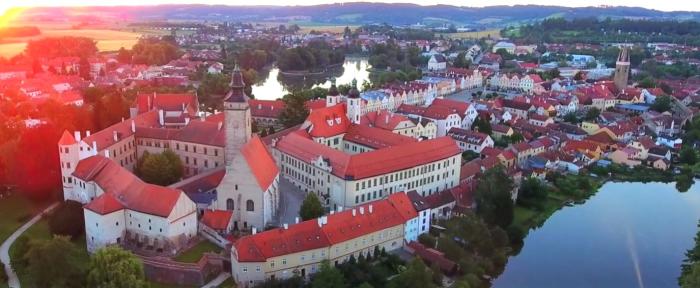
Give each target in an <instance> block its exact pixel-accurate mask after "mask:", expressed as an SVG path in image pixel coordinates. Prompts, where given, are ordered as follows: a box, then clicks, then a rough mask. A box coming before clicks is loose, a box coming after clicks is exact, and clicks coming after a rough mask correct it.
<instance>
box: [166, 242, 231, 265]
mask: <svg viewBox="0 0 700 288" xmlns="http://www.w3.org/2000/svg"><path fill="white" fill-rule="evenodd" d="M221 250H222V249H221V247H219V246H216V245H214V243H211V242H209V241H207V240H202V241H200V242H199V243H197V245H194V247H192V248H190V249H189V250H187V251H183V252H182V253H180V255H177V257H175V258H173V260H175V261H178V262H185V263H197V261H199V259H201V258H202V256H203V255H204V253H206V252H213V253H219V252H221Z"/></svg>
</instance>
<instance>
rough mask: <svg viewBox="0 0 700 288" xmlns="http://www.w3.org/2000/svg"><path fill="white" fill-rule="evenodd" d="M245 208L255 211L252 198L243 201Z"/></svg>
mask: <svg viewBox="0 0 700 288" xmlns="http://www.w3.org/2000/svg"><path fill="white" fill-rule="evenodd" d="M245 209H246V210H247V211H255V203H253V200H248V201H246V202H245Z"/></svg>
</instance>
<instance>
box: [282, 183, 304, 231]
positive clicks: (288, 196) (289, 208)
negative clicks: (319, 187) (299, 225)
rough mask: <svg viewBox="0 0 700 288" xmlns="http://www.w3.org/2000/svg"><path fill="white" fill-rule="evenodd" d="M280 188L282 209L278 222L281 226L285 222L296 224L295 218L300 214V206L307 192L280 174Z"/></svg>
mask: <svg viewBox="0 0 700 288" xmlns="http://www.w3.org/2000/svg"><path fill="white" fill-rule="evenodd" d="M279 189H280V210H279V213H278V215H277V216H278V218H277V220H278V221H277V223H278V224H279V225H280V226H282V224H284V223H287V224H294V218H296V217H298V216H299V208H300V207H301V202H303V201H304V196H306V194H305V193H304V192H303V191H301V190H299V188H297V187H295V186H294V185H292V183H290V182H289V181H287V179H284V177H282V176H280V183H279Z"/></svg>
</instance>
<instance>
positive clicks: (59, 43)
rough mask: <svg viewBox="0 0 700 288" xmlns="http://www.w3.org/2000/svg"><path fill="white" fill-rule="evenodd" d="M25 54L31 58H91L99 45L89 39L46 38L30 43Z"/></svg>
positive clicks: (69, 37) (70, 37) (72, 37)
mask: <svg viewBox="0 0 700 288" xmlns="http://www.w3.org/2000/svg"><path fill="white" fill-rule="evenodd" d="M24 52H25V53H26V54H27V56H29V57H31V58H56V57H90V56H93V55H95V54H96V53H97V45H96V42H95V40H92V39H90V38H87V37H74V36H62V37H45V38H41V39H38V40H31V41H29V43H27V47H26V48H25V49H24Z"/></svg>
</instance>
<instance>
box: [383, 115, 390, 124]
mask: <svg viewBox="0 0 700 288" xmlns="http://www.w3.org/2000/svg"><path fill="white" fill-rule="evenodd" d="M384 119H385V120H384V121H385V122H386V124H389V115H386V117H385V118H384Z"/></svg>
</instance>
